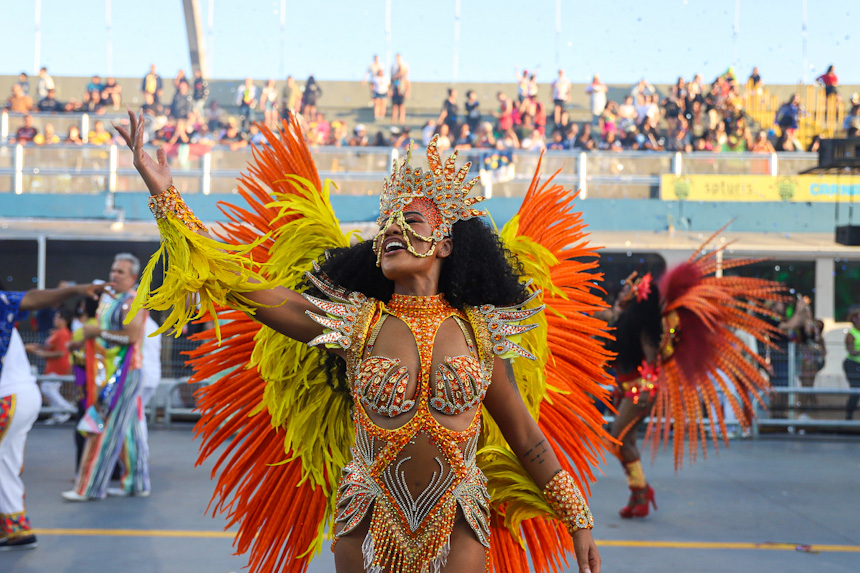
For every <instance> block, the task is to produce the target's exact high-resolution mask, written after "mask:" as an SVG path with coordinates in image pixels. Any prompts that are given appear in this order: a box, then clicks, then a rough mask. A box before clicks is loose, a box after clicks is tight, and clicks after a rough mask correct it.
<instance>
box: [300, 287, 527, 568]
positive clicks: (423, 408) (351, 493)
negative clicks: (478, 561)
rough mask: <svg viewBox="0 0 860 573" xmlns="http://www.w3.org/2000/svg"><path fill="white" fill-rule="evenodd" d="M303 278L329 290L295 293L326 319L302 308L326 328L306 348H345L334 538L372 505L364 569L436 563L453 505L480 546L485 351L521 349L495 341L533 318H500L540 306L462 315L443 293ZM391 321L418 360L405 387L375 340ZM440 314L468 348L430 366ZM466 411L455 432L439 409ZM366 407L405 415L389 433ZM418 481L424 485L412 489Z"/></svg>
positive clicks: (484, 505)
mask: <svg viewBox="0 0 860 573" xmlns="http://www.w3.org/2000/svg"><path fill="white" fill-rule="evenodd" d="M308 276H309V278H310V280H311V282H313V284H314V285H315V286H317V287H318V288H319V289H320V290H321V291H322V292H323V293H324V294H325V295H326V297H327V298H328V300H323V299H320V298H316V297H313V296H310V295H305V297H306V298H307V299H308V300H309V301H311V302H312V303H313V304H314V305H316V306H317V307H318V308H320V309H321V310H322V311H323V312H325V316H320V315H317V314H315V313H311V312H309V313H308V314H309V315H310V316H311V317H312V318H313V319H314V320H315V321H317V322H318V323H320V324H322V325H323V326H325V327H326V331H325V332H324V333H323V334H322V335H320V336H318V337H317V338H316V339H314V340H313V341H311V343H310V344H312V345H317V344H324V345H328V346H338V347H340V348H343V349H345V350H346V351H347V371H348V376H349V380H350V390H351V393H352V398H353V403H354V405H355V410H354V411H355V414H354V416H355V432H356V434H355V442H354V446H353V448H352V456H353V457H352V461H351V462H350V463H349V464H347V466H346V467H345V468H344V470H343V476H342V479H341V483H340V487H339V491H338V513H337V518H336V519H337V522H338V523H341V524H343V525H342V529H341V530H340V531H339V532H338V534H337V537H341V536H344V535H347V534H349V533H350V532H351V531H353V530H354V529H355V528H356V527H358V526H359V524H361V522H362V521H363V520H364V519H365V517H366V515H367V514H368V513H370V529H369V531H368V534H367V537H366V538H365V540H364V543H363V544H362V550H363V554H364V559H365V569H366V570H367V571H370V572H372V573H375V572H380V571H386V570H394V571H399V572H403V573H423V572H425V571H437V570H438V569H439V568H440V567H442V566H444V564H445V562H446V560H447V555H448V551H449V549H450V536H451V532H452V529H453V527H454V523H455V520H456V518H457V513H458V509H459V510H461V511H462V514H463V516H464V518H465V520H466V522H467V523H468V524H469V526H470V528H471V530H472V531H473V532H474V534H475V537H476V538H477V539H478V541H480V542H481V544H483V545H484V547H485V548H489V545H490V542H489V537H490V529H489V523H488V520H489V502H490V497H489V494H488V492H487V487H486V478H485V477H484V474H483V472H482V471H481V470H480V469H479V468H478V466H477V465H476V461H475V456H476V453H477V449H478V439H479V437H480V429H481V418H482V416H481V409H480V406H481V404H482V402H483V399H484V396H485V395H486V392H487V389H488V387H489V384H490V380H491V377H492V370H493V360H494V358H495V356H496V355H497V354H498V355H501V354H503V353H506V352H510V351H511V350H516V354H518V355H520V356H524V355H526V354H527V353H525V351H524V350H522V349H521V348H519V347H518V346H517V345H516V344H514V343H511V342H509V341H508V340H507V339H505V335H504V332H510V334H512V335H516V334H518V333H521V332H523V331H525V330H528V329H529V328H531V327H532V325H525V326H520V325H518V324H511V323H510V322H513V321H512V320H508V321H507V322H505V320H507V319H509V318H510V317H511V316H515V317H516V318H517V319H518V320H519V319H523V318H529V317H531V316H533V315H534V314H535V313H537V312H540V310H541V309H540V308H537V309H529V310H528V311H520V310H518V309H517V308H494V307H491V306H486V307H483V308H481V309H471V308H469V309H467V310H466V311H465V312H461V311H459V310H457V309H454V308H453V307H451V306H450V305H449V304H448V303H447V302H446V301H445V300H444V298H443V297H442V295H436V296H428V297H413V296H402V295H397V294H395V295H393V297H392V300H391V301H390V302H389V303H388V304H385V303H382V302H380V301H376V300H374V299H370V298H367V297H365V296H364V295H361V294H358V293H348V292H346V291H344V290H343V289H340V288H338V287H335V286H334V285H332V284H330V283H329V282H328V281H327V280H326V279H325V278H324V277H323V278H319V276H314V275H310V274H309V275H308ZM509 315H510V316H509ZM392 319H394V320H397V319H399V320H400V321H402V322H403V323H404V324H405V325H406V326H407V327H408V329H409V331H410V332H411V333H412V336H413V337H414V341H415V345H416V347H417V350H418V358H419V360H420V368H419V372H417V373H415V374H416V378H417V385H416V387H415V389H414V391H411V392H410V391H409V389H408V387H409V371H408V369H407V367H406V366H404V365H403V364H402V362H401V360H400V359H399V358H397V357H388V356H382V355H380V354H379V353H378V352H377V340H378V337H379V336H380V333H381V332H382V330H383V327H384V325H385V324H386V323H387V322H388V321H390V320H392ZM448 319H452V320H453V321H455V322H456V324H457V326H458V327H459V330H460V332H462V335H463V337H464V339H465V342H466V347H467V348H468V354H464V355H462V356H444V358H442V359H439V356H438V355H437V357H436V358H437V360H436V363H435V365H434V360H433V351H434V346H435V344H436V335H437V332H438V330H439V328H440V326H441V325H442V324H443V323H444V322H445V321H446V320H448ZM491 326H492V327H493V330H492V331H491V328H490V327H491ZM470 327H471V329H472V331H473V332H474V333H475V334H474V335H473V334H472V333H471V332H470V330H469V328H470ZM503 339H504V340H503ZM431 374H432V376H431ZM470 411H471V412H474V414H473V417H472V419H471V421H470V422H469V423H468V426H467V427H466V428H465V429H464V430H460V431H458V430H453V429H450V428H449V427H447V426H446V425H445V423H444V419H445V416H451V415H458V414H464V413H468V412H470ZM371 414H373V415H376V416H381V417H385V418H394V417H397V416H400V415H407V416H408V415H410V414H411V417H409V419H408V421H406V422H405V423H403V424H402V425H401V426H399V427H397V428H394V429H387V428H383V427H381V426H380V425H378V424H377V423H375V422H374V419H373V417H372V415H371ZM416 483H424V484H425V485H424V486H423V489H420V490H418V491H414V490H413V488H415V487H417V486H415V484H416ZM410 486H412V487H410ZM487 555H488V557H489V553H487Z"/></svg>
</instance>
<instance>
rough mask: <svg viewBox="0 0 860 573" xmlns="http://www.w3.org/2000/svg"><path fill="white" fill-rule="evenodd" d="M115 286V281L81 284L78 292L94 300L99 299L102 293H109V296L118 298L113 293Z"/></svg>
mask: <svg viewBox="0 0 860 573" xmlns="http://www.w3.org/2000/svg"><path fill="white" fill-rule="evenodd" d="M115 288H116V284H114V283H92V284H87V285H79V286H78V291H79V292H78V294H79V295H81V296H85V297H87V298H91V299H94V300H98V298H99V296H101V294H102V293H107V294H108V295H109V296H111V297H113V298H116V296H115V295H114V294H113V289H115Z"/></svg>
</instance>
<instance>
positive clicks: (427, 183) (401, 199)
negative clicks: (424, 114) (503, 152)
mask: <svg viewBox="0 0 860 573" xmlns="http://www.w3.org/2000/svg"><path fill="white" fill-rule="evenodd" d="M438 139H439V136H438V135H436V136H434V137H433V140H432V141H431V142H430V145H428V146H427V162H428V163H429V165H430V170H429V171H428V172H427V173H424V172H423V171H422V169H421V168H420V167H417V168H413V167H411V166H410V165H409V160H410V159H411V158H412V147H413V144H412V143H411V142H410V144H409V147H408V148H407V150H406V157H405V158H404V159H403V161H402V162H401V163H400V165H398V164H397V160H396V159H395V160H394V162H393V165H392V169H391V176H390V177H386V178H385V182H384V183H383V185H382V195H381V196H380V197H379V219H377V223H378V224H379V225H382V224H383V223H384V222H385V221H386V220H387V219H388V218H389V217H391V216H392V215H393V214H394V213H397V212H398V211H402V210H403V209H404V208H405V207H406V205H407V204H408V203H409V202H410V201H412V200H413V199H419V198H424V199H429V200H430V201H432V202H433V204H434V205H435V206H436V208H438V209H439V214H440V216H441V219H442V222H441V223H440V224H439V226H438V228H436V229H435V230H434V231H433V235H432V238H433V239H435V240H441V239H442V238H444V237H448V236H450V235H451V226H452V225H453V224H454V223H456V222H457V221H465V220H466V219H471V218H472V217H481V216H483V215H486V213H485V212H484V211H482V210H480V209H473V208H472V205H474V204H476V203H480V202H481V201H483V200H484V199H485V197H483V196H480V195H478V196H475V197H468V195H469V192H470V191H471V190H472V187H474V186H475V183H477V182H478V177H475V178H474V179H471V180H470V181H468V182H467V181H466V175H468V174H469V169H471V167H472V163H471V162H468V163H466V164H464V165H463V166H462V167H461V168H460V169H459V171H458V170H457V168H456V167H455V165H454V162H455V161H456V159H457V152H456V151H455V152H454V153H452V154H451V156H450V157H449V158H448V159H447V160H446V161H445V163H444V165H443V163H442V158H441V157H440V156H439V150H438V148H437V141H438Z"/></svg>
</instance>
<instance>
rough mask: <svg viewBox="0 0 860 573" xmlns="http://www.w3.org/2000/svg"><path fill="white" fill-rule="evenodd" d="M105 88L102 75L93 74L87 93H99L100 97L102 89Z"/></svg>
mask: <svg viewBox="0 0 860 573" xmlns="http://www.w3.org/2000/svg"><path fill="white" fill-rule="evenodd" d="M103 88H104V84H102V79H101V77H100V76H93V77H92V78H90V83H88V84H87V87H86V93H88V94H90V96H92V95H93V94H94V93H98V94H99V97H101V95H102V89H103Z"/></svg>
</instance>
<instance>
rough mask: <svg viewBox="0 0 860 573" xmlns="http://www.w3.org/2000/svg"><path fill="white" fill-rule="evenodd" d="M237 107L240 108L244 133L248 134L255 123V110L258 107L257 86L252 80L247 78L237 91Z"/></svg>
mask: <svg viewBox="0 0 860 573" xmlns="http://www.w3.org/2000/svg"><path fill="white" fill-rule="evenodd" d="M236 105H237V106H239V117H240V118H241V120H242V131H244V132H247V131H248V127H249V126H250V125H251V124H252V123H254V110H255V109H256V107H257V86H255V85H254V80H252V79H251V78H245V83H244V84H242V86H241V87H240V88H239V89H238V90H236Z"/></svg>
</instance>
